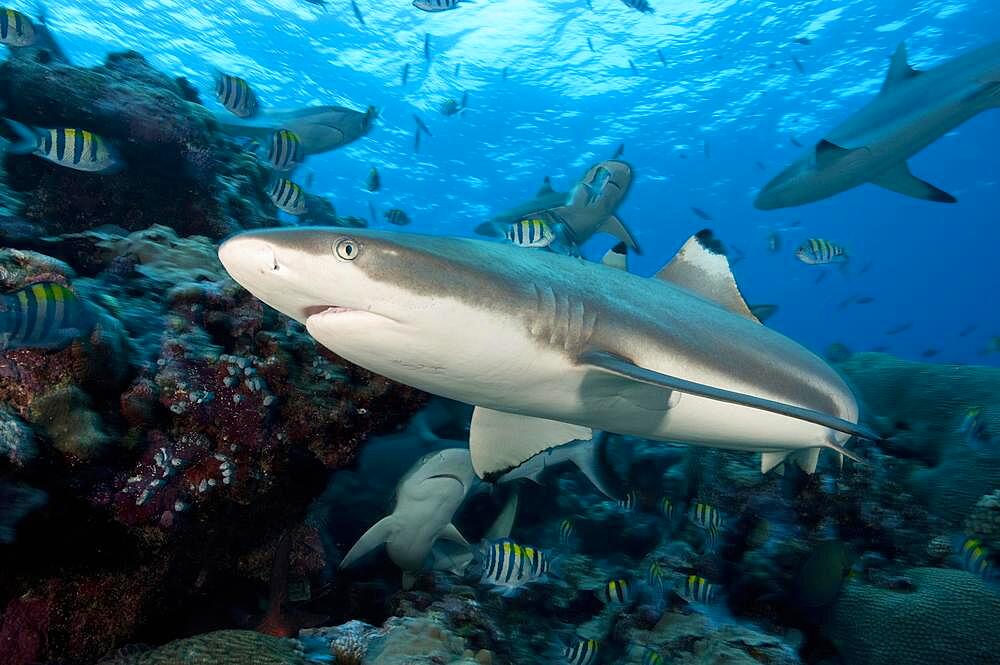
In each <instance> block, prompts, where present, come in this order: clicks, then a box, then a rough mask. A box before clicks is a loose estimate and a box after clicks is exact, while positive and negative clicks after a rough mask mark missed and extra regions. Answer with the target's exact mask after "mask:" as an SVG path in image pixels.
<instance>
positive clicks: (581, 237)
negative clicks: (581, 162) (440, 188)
mask: <svg viewBox="0 0 1000 665" xmlns="http://www.w3.org/2000/svg"><path fill="white" fill-rule="evenodd" d="M631 184H632V167H631V166H629V165H628V164H627V163H626V162H623V161H620V160H617V159H609V160H606V161H603V162H600V163H598V164H595V165H594V166H592V167H590V168H589V169H588V170H587V172H586V173H585V174H584V176H583V178H581V179H580V181H579V182H578V183H577V185H576V186H575V187H574V188H573V190H572V191H571V192H558V191H556V190H554V189H553V188H552V183H551V182H550V181H549V179H548V178H545V181H544V182H543V183H542V187H541V188H540V189H539V190H538V193H536V194H535V198H533V199H531V200H530V201H527V202H525V203H523V204H521V205H518V206H516V207H514V208H511V209H510V210H506V211H504V212H502V213H500V214H499V215H497V216H495V217H493V218H492V219H491V220H489V221H488V222H483V223H482V224H480V225H479V226H477V227H476V233H478V234H479V235H482V236H488V237H493V238H502V237H503V236H504V232H505V231H506V230H507V227H508V226H510V225H511V224H514V223H515V222H517V221H519V220H522V219H528V218H533V217H540V218H542V219H545V220H547V221H550V222H552V223H553V224H556V225H559V226H560V227H562V228H564V229H565V230H566V234H567V236H568V238H567V240H568V241H569V242H571V243H572V244H573V245H575V246H577V247H579V246H581V245H583V243H585V242H587V240H589V239H590V238H591V237H592V236H593V235H594V234H596V233H609V234H611V235H613V236H615V237H616V238H618V239H619V240H621V241H623V242H624V243H625V244H626V245H628V246H629V247H630V248H631V249H633V250H635V251H638V250H639V245H638V244H637V243H636V241H635V239H634V238H633V237H632V234H631V233H629V231H628V229H627V228H626V227H625V225H624V224H623V223H622V221H621V220H620V219H618V217H617V216H616V215H615V211H616V210H617V209H618V206H619V205H621V203H622V201H623V200H624V199H625V195H626V194H628V189H629V186H630V185H631Z"/></svg>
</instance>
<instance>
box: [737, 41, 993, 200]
mask: <svg viewBox="0 0 1000 665" xmlns="http://www.w3.org/2000/svg"><path fill="white" fill-rule="evenodd" d="M998 106H1000V41H997V42H994V43H992V44H990V45H988V46H984V47H982V48H980V49H978V50H975V51H971V52H969V53H965V54H964V55H961V56H958V57H957V58H954V59H952V60H949V61H948V62H945V63H944V64H942V65H940V66H938V67H935V68H933V69H929V70H927V71H918V70H916V69H913V68H912V67H911V66H910V65H909V62H908V60H907V52H906V45H905V44H900V45H899V48H897V49H896V52H895V54H894V55H893V56H892V58H891V62H890V64H889V73H888V74H887V75H886V78H885V82H884V83H883V84H882V89H881V91H880V92H879V94H878V96H876V97H875V99H873V100H872V101H871V102H869V103H868V104H867V105H866V106H864V107H863V108H862V109H860V110H859V111H858V112H856V113H855V114H854V115H852V116H851V117H850V118H848V119H847V120H846V121H844V122H843V123H841V124H840V125H838V126H837V127H835V128H834V129H833V130H831V131H830V132H828V133H827V134H825V135H824V137H823V139H822V140H821V141H820V142H819V143H817V144H816V145H815V146H812V147H810V148H809V149H808V150H806V152H805V154H803V155H802V156H801V157H800V158H799V159H798V160H797V161H796V162H794V163H793V164H792V165H791V166H789V167H788V168H786V169H785V170H784V171H782V172H781V173H780V174H778V176H777V177H775V178H774V179H773V180H771V181H770V182H769V183H767V185H765V186H764V188H763V189H762V190H761V192H760V194H759V195H758V196H757V199H756V200H755V201H754V205H755V206H756V207H757V208H759V209H761V210H774V209H776V208H787V207H790V206H799V205H803V204H806V203H812V202H814V201H819V200H821V199H825V198H828V197H830V196H834V195H835V194H839V193H841V192H845V191H847V190H849V189H852V188H854V187H857V186H858V185H861V184H864V183H871V184H874V185H878V186H879V187H883V188H885V189H888V190H891V191H893V192H897V193H899V194H904V195H906V196H912V197H914V198H918V199H924V200H927V201H936V202H939V203H954V202H955V201H956V199H955V197H954V196H952V195H951V194H949V193H947V192H945V191H943V190H941V189H939V188H937V187H935V186H934V185H932V184H930V183H928V182H925V181H923V180H921V179H920V178H918V177H917V176H915V175H913V174H912V173H911V172H910V168H909V166H908V165H907V163H906V160H908V159H909V158H910V157H912V156H913V155H915V154H917V153H918V152H920V151H921V150H923V149H924V148H926V147H927V146H929V145H930V144H931V143H933V142H935V141H936V140H938V139H939V138H941V137H942V136H944V135H945V134H947V133H948V132H950V131H952V130H953V129H955V128H956V127H958V126H959V125H961V124H962V123H964V122H966V121H967V120H969V119H971V118H972V117H974V116H976V115H978V114H979V113H982V112H983V111H985V110H987V109H991V108H997V107H998Z"/></svg>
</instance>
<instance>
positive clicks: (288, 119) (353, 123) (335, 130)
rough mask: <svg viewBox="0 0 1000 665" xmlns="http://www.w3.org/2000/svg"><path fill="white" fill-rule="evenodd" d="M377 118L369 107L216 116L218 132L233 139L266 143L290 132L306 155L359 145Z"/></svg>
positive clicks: (339, 107)
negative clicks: (276, 134) (283, 131)
mask: <svg viewBox="0 0 1000 665" xmlns="http://www.w3.org/2000/svg"><path fill="white" fill-rule="evenodd" d="M377 118H378V111H376V109H375V107H374V106H369V107H368V109H367V110H366V111H363V112H362V111H355V110H353V109H349V108H345V107H343V106H310V107H307V108H304V109H298V110H294V111H261V112H260V113H259V114H257V115H256V116H254V117H253V118H249V119H247V120H240V119H239V118H235V117H233V116H232V115H230V114H227V115H222V114H216V122H217V123H218V125H219V129H221V130H222V131H223V132H225V133H227V134H229V135H231V136H244V137H247V138H252V139H256V140H258V141H262V142H263V141H267V140H268V139H270V138H271V135H272V134H273V133H274V132H275V130H278V129H287V130H289V131H291V132H294V133H295V135H296V136H298V137H299V143H300V144H301V146H302V150H303V153H304V154H306V155H317V154H319V153H323V152H329V151H330V150H335V149H337V148H340V147H342V146H345V145H347V144H348V143H351V142H352V141H356V140H357V139H359V138H361V137H362V136H364V135H365V134H367V133H368V132H369V131H370V130H371V127H372V124H373V123H374V122H375V120H376V119H377Z"/></svg>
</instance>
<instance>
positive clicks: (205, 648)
mask: <svg viewBox="0 0 1000 665" xmlns="http://www.w3.org/2000/svg"><path fill="white" fill-rule="evenodd" d="M319 662H323V661H321V660H312V659H310V658H309V657H307V655H306V654H305V653H304V652H303V649H302V646H301V644H299V643H298V642H297V641H295V640H288V639H282V638H278V637H270V636H268V635H261V634H260V633H255V632H253V631H247V630H220V631H216V632H214V633H206V634H204V635H197V636H195V637H189V638H187V639H183V640H177V641H175V642H171V643H169V644H165V645H164V646H162V647H159V648H158V649H152V650H149V651H140V652H139V653H135V654H131V655H126V656H121V657H118V658H112V659H110V660H104V661H101V665H309V663H319Z"/></svg>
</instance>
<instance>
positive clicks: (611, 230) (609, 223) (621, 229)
mask: <svg viewBox="0 0 1000 665" xmlns="http://www.w3.org/2000/svg"><path fill="white" fill-rule="evenodd" d="M597 230H598V231H600V232H602V233H608V234H610V235H613V236H614V237H616V238H618V239H619V240H621V241H622V242H624V243H625V244H626V245H628V246H629V247H630V248H631V249H632V251H634V252H635V253H636V254H642V250H640V249H639V243H637V242H636V241H635V238H633V237H632V234H631V233H629V230H628V229H627V228H626V227H625V224H623V223H622V220H620V219H618V217H616V216H615V215H608V218H607V219H606V220H604V221H603V222H602V223H601V225H600V226H598V227H597Z"/></svg>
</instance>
